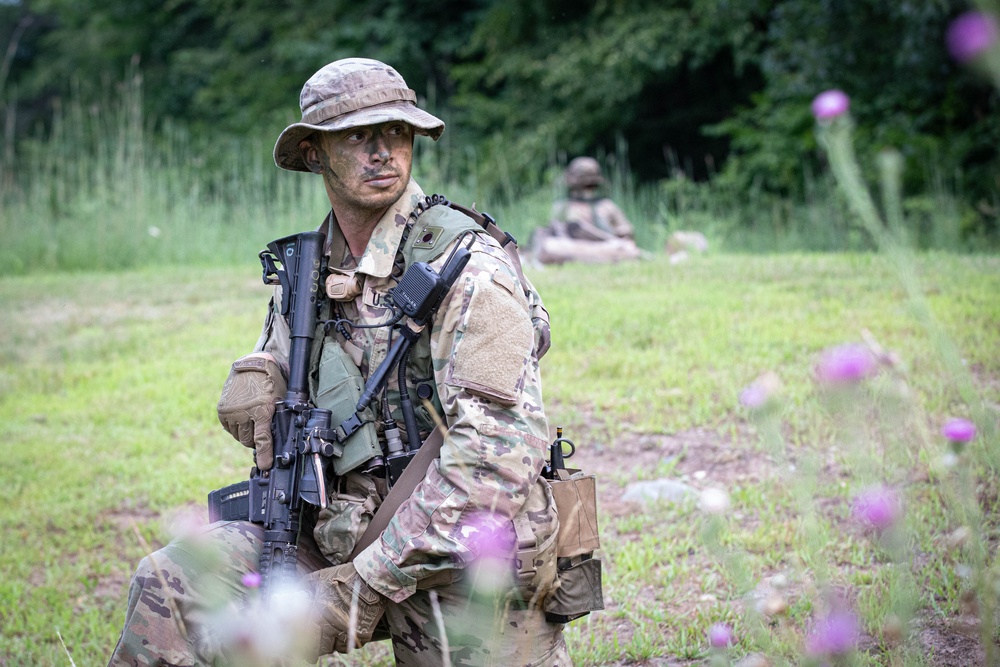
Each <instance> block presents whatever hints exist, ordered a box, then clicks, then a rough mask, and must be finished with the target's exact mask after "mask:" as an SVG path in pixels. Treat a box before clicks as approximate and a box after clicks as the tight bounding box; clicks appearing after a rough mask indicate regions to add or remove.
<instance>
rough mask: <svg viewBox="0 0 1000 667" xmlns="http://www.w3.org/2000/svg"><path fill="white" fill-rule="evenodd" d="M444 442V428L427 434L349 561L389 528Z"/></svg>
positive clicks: (376, 513) (379, 508) (380, 506)
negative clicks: (390, 522)
mask: <svg viewBox="0 0 1000 667" xmlns="http://www.w3.org/2000/svg"><path fill="white" fill-rule="evenodd" d="M443 443H444V436H443V435H442V427H441V426H438V427H437V428H435V429H434V431H432V432H431V434H430V435H429V436H427V440H425V441H424V444H422V445H421V446H420V449H418V450H417V453H416V454H414V455H413V459H412V460H411V461H410V462H409V463H408V464H407V465H406V468H404V469H403V474H402V475H400V476H399V479H398V480H396V483H395V484H394V485H393V487H392V488H391V489H390V490H389V493H388V495H386V497H385V500H383V501H382V504H381V505H379V507H378V510H376V512H375V516H374V517H372V521H371V523H370V524H368V528H367V529H366V530H365V532H364V533H363V534H362V535H361V537H360V538H359V539H358V543H357V544H356V545H355V547H354V551H352V552H351V555H350V556H349V557H348V558H347V560H348V561H351V560H354V558H355V556H357V555H358V554H359V553H361V552H362V551H364V550H365V549H366V548H367V547H368V545H370V544H371V543H372V542H374V541H375V540H377V539H378V538H379V536H381V535H382V531H383V530H385V529H386V527H388V525H389V521H391V520H392V517H393V516H394V515H395V514H396V510H398V509H399V506H400V505H402V504H403V501H405V500H406V499H407V498H409V497H410V495H411V494H412V493H413V490H414V489H415V488H417V484H419V483H420V480H422V479H423V478H424V475H426V474H427V469H428V468H430V466H431V461H433V460H434V459H436V458H437V457H438V454H439V453H440V452H441V445H442V444H443Z"/></svg>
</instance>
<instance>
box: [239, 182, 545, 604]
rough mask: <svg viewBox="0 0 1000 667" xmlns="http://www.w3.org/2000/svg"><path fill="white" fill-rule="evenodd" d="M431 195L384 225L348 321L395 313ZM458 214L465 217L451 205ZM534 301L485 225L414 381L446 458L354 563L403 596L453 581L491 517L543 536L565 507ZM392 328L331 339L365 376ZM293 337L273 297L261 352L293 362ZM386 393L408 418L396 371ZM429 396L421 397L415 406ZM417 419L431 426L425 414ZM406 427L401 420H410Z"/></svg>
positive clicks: (403, 205)
mask: <svg viewBox="0 0 1000 667" xmlns="http://www.w3.org/2000/svg"><path fill="white" fill-rule="evenodd" d="M421 199H423V193H422V192H421V190H420V188H419V186H417V184H416V183H415V182H413V181H410V183H409V185H408V187H407V190H406V191H405V192H404V193H403V195H402V196H401V197H400V199H399V200H398V201H397V202H396V203H395V204H393V205H392V206H391V207H390V208H389V210H387V211H386V213H385V214H384V215H383V217H382V218H381V220H380V221H379V222H378V224H377V225H376V227H375V229H374V231H373V233H372V235H371V239H370V240H369V243H368V246H367V248H366V250H365V252H364V254H363V255H362V257H361V258H360V259H358V260H357V268H356V275H358V276H360V277H362V280H363V286H362V290H361V294H360V295H358V296H357V297H356V298H354V299H353V301H347V302H339V303H338V306H339V307H341V308H343V316H344V317H347V318H349V319H351V320H353V321H355V322H356V323H357V324H375V323H383V322H386V321H387V319H388V316H389V314H390V310H389V308H387V307H386V305H385V294H386V291H387V290H388V289H389V288H390V287H392V286H393V285H394V284H395V282H396V280H395V278H393V277H392V272H393V265H394V261H395V259H396V250H397V247H399V245H400V240H401V238H402V236H403V230H404V228H405V226H406V223H407V217H408V216H409V215H410V213H411V211H413V209H414V208H415V206H416V204H417V203H418V201H420V200H421ZM448 214H449V215H458V216H462V214H461V213H458V212H456V211H452V210H450V209H448ZM463 217H464V216H463ZM330 231H331V233H330V234H329V235H328V241H327V243H328V248H329V250H330V264H331V267H334V266H336V264H337V263H338V262H339V260H340V258H341V257H347V256H348V255H347V253H346V252H345V249H346V244H345V242H344V239H343V236H342V235H341V234H340V232H339V229H338V228H337V227H336V224H335V223H334V224H331V225H330ZM447 255H448V253H447V252H444V253H442V255H441V256H440V257H439V258H438V259H436V260H435V261H433V262H432V263H431V265H432V266H433V267H434V268H435V269H437V270H439V271H440V269H441V266H442V265H443V264H444V261H445V259H446V257H447ZM272 303H273V302H272ZM531 307H532V304H531V303H529V300H528V299H527V298H526V297H525V295H524V290H523V288H522V285H521V283H520V281H519V279H518V275H517V272H516V271H515V270H514V268H513V267H512V265H511V262H510V259H509V258H508V257H507V254H506V253H505V251H504V250H503V249H502V248H501V247H500V246H499V244H498V243H497V242H496V241H494V240H493V239H492V238H491V237H490V236H489V235H488V234H486V233H477V234H476V238H475V242H474V244H473V246H472V256H471V259H470V261H469V263H468V265H467V266H466V268H465V269H464V271H463V273H462V275H461V276H460V277H459V278H458V280H457V281H456V283H455V285H454V286H453V288H452V289H451V291H450V292H449V293H448V294H447V295H446V296H445V298H444V300H443V302H442V303H441V306H440V307H439V309H438V311H437V313H436V315H435V316H434V318H433V323H432V325H431V326H429V327H428V329H429V331H428V330H427V329H425V331H424V334H423V336H422V337H421V339H420V340H419V341H418V342H417V343H416V344H415V346H414V348H413V352H412V354H411V359H410V363H409V364H408V366H407V373H408V383H409V384H410V391H411V395H412V389H413V386H415V385H417V384H420V383H422V382H424V383H426V382H432V383H433V389H434V391H435V396H434V400H433V401H432V402H433V403H434V404H435V406H437V409H438V411H439V412H440V416H441V418H442V419H443V421H444V423H445V424H446V425H447V427H448V431H447V435H446V436H445V442H444V445H443V447H442V450H441V456H440V459H438V460H437V461H435V462H433V463H432V464H431V466H430V468H429V469H428V471H427V473H426V475H425V478H424V480H423V481H422V482H421V483H420V484H419V485H418V486H417V488H416V489H415V490H414V492H413V493H412V494H411V496H410V498H409V499H408V500H407V501H405V502H404V503H403V505H402V506H401V507H400V508H399V510H398V511H397V512H396V514H395V516H394V517H393V519H392V521H391V523H390V524H389V526H388V528H387V529H386V530H385V531H384V532H383V534H382V537H381V539H379V540H376V541H375V543H374V544H372V545H371V546H370V547H368V548H367V549H365V550H364V551H362V552H361V553H360V554H358V556H357V557H356V558H355V561H354V562H355V565H356V567H357V569H358V572H359V573H360V574H361V576H362V577H363V578H364V579H365V580H366V581H367V582H368V584H369V585H370V586H372V587H373V588H374V589H375V590H377V591H379V592H380V593H382V594H383V595H385V596H386V597H388V598H389V599H391V600H393V601H396V602H399V601H402V600H405V599H406V598H407V597H409V596H410V595H412V594H413V593H414V591H416V589H417V588H418V587H419V588H427V587H430V586H435V585H442V584H447V583H450V582H451V581H453V580H455V579H456V578H457V576H458V575H459V574H460V573H461V570H462V569H463V568H464V567H465V566H466V565H467V564H468V563H469V562H470V561H471V560H472V559H473V558H475V557H476V556H477V554H476V553H474V552H475V542H474V541H471V540H470V539H469V538H470V536H472V535H474V534H475V532H476V527H477V526H479V525H481V523H482V521H483V517H484V516H488V517H489V519H488V520H489V521H490V522H496V523H499V524H502V525H503V524H506V525H524V515H525V514H528V513H531V514H532V517H531V523H530V525H531V526H532V528H533V529H534V530H535V534H536V536H538V537H539V539H541V538H542V537H543V536H542V535H540V534H539V531H538V529H537V526H539V525H544V526H545V528H544V529H543V532H554V530H555V526H556V525H557V524H556V521H557V519H556V518H555V510H554V508H553V507H551V506H550V504H549V502H548V501H547V500H546V498H548V497H550V496H549V495H548V491H547V487H546V484H545V482H544V481H543V480H541V479H540V471H541V468H542V466H543V463H544V457H545V453H546V446H547V438H548V426H547V421H546V417H545V412H544V410H543V406H542V395H541V381H540V376H539V369H538V361H537V359H536V358H535V355H534V353H533V348H534V334H533V329H532V320H531ZM389 329H390V328H389V327H378V328H370V329H365V328H354V329H353V330H352V338H353V341H352V342H351V343H347V342H345V341H344V339H343V337H342V336H341V335H340V334H338V333H336V332H332V334H331V336H330V337H328V338H327V340H326V344H330V341H331V339H334V338H333V337H334V336H335V340H336V341H337V343H338V344H341V345H342V346H346V348H345V349H348V350H349V353H350V354H352V355H353V356H354V361H355V362H356V363H357V365H358V366H359V368H360V369H361V373H362V375H363V376H364V377H367V376H368V373H369V370H370V369H373V368H376V367H377V365H378V364H379V363H380V362H381V360H382V359H384V358H385V356H386V353H387V351H388V348H389V344H390V340H389V336H390V330H389ZM397 335H398V334H397ZM288 345H289V343H288V330H287V324H286V323H285V322H284V320H283V318H282V317H281V316H280V315H277V314H276V313H275V311H274V308H273V305H272V308H271V309H270V313H269V316H268V318H267V322H266V323H265V326H264V332H263V334H262V336H261V339H260V341H259V342H258V345H257V350H266V351H269V352H271V353H272V354H274V355H275V356H276V357H277V358H278V359H279V361H280V362H282V363H287V361H286V360H287V358H288ZM322 389H323V388H322V387H320V388H319V391H320V392H321V391H322ZM388 397H389V402H390V407H391V409H392V411H393V413H394V416H398V412H397V411H398V406H397V405H395V403H396V402H397V401H398V387H397V383H396V378H395V373H392V374H391V379H390V381H389V387H388ZM419 403H420V401H419V399H416V398H414V404H415V405H419ZM420 410H423V408H420ZM418 417H420V418H421V419H420V421H422V422H425V423H431V424H432V423H433V422H432V421H431V420H430V419H428V418H427V415H426V413H421V414H418ZM397 423H398V424H399V425H400V427H402V420H399V419H397ZM428 430H430V429H428ZM422 435H426V434H422ZM515 519H516V520H515ZM365 525H367V521H366V522H365Z"/></svg>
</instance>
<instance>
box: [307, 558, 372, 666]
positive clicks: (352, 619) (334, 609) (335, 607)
mask: <svg viewBox="0 0 1000 667" xmlns="http://www.w3.org/2000/svg"><path fill="white" fill-rule="evenodd" d="M306 582H307V584H308V585H309V587H310V588H311V589H312V591H313V603H312V612H311V613H310V615H309V618H310V619H311V621H312V622H313V623H315V624H316V627H315V630H314V632H313V633H312V634H313V637H314V638H315V641H316V642H317V643H316V644H315V645H314V646H313V648H314V652H313V654H312V655H310V656H309V658H310V659H311V660H313V661H316V660H318V659H319V656H321V655H326V654H327V653H333V652H337V653H347V648H348V646H347V645H348V637H349V636H350V633H351V632H352V631H353V633H354V643H353V647H354V648H358V647H361V646H364V645H365V644H366V643H368V642H369V641H371V638H372V633H374V632H375V626H376V625H377V624H378V622H379V619H381V618H382V613H383V612H384V611H385V598H384V597H382V596H381V595H379V594H378V593H376V592H375V591H374V589H372V588H371V586H369V585H368V584H366V583H365V580H364V579H362V578H361V575H359V574H358V571H357V570H356V569H354V563H344V564H343V565H337V566H334V567H328V568H325V569H322V570H317V571H316V572H313V573H312V574H310V575H309V577H308V578H307V579H306Z"/></svg>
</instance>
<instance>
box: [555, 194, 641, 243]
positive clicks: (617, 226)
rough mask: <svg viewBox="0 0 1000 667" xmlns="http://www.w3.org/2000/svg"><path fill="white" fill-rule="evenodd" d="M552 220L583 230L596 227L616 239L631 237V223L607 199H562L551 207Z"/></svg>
mask: <svg viewBox="0 0 1000 667" xmlns="http://www.w3.org/2000/svg"><path fill="white" fill-rule="evenodd" d="M552 219H553V220H559V221H562V222H567V223H570V222H575V223H578V224H579V225H581V226H582V227H584V228H587V227H591V228H593V227H596V228H597V229H599V230H601V231H602V232H608V233H610V234H613V235H614V236H617V237H618V238H625V239H630V238H632V236H633V229H632V223H631V222H629V220H628V218H627V217H626V216H625V213H624V212H623V211H622V210H621V209H620V208H619V207H618V205H617V204H615V203H614V202H613V201H611V200H610V199H608V198H607V197H598V198H596V199H582V198H578V197H572V196H571V197H569V198H568V199H562V200H560V201H557V202H556V203H555V204H554V205H553V206H552Z"/></svg>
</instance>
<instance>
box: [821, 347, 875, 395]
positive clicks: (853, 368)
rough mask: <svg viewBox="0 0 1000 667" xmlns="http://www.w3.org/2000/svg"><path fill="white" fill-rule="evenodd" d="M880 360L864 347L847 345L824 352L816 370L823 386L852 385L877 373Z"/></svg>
mask: <svg viewBox="0 0 1000 667" xmlns="http://www.w3.org/2000/svg"><path fill="white" fill-rule="evenodd" d="M877 367H878V360H877V359H876V358H875V355H873V354H872V352H871V350H869V349H868V348H867V347H865V346H864V345H861V344H858V343H847V344H845V345H838V346H836V347H831V348H828V349H826V350H824V351H823V352H822V353H821V354H820V357H819V361H818V362H816V367H815V369H814V372H815V375H816V379H817V380H819V381H820V382H822V383H823V384H828V385H839V384H851V383H855V382H858V381H860V380H863V379H865V378H867V377H869V376H871V375H873V374H874V373H875V370H876V368H877Z"/></svg>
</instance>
